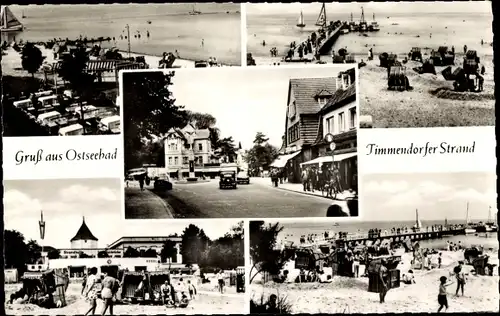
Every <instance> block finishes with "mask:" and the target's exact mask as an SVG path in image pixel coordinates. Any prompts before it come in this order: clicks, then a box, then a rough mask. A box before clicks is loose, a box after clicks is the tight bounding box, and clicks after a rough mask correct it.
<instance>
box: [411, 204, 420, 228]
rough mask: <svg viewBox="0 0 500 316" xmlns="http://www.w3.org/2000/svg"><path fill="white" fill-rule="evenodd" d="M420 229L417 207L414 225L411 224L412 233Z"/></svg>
mask: <svg viewBox="0 0 500 316" xmlns="http://www.w3.org/2000/svg"><path fill="white" fill-rule="evenodd" d="M421 229H422V222H421V221H420V218H419V217H418V209H417V210H415V225H413V227H412V231H413V232H414V233H418V232H420V230H421Z"/></svg>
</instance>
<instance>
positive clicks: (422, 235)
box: [291, 227, 465, 247]
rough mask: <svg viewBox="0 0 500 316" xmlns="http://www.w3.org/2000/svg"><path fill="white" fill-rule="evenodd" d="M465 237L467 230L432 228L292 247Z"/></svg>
mask: <svg viewBox="0 0 500 316" xmlns="http://www.w3.org/2000/svg"><path fill="white" fill-rule="evenodd" d="M456 235H465V228H448V229H447V228H444V229H441V230H437V229H434V230H432V227H427V228H423V229H421V230H420V231H418V232H408V233H400V234H394V233H388V234H384V233H381V234H367V233H359V234H348V235H347V236H345V237H344V238H339V234H338V233H337V234H336V236H334V237H329V238H320V239H315V240H314V241H313V243H303V244H294V245H291V246H292V247H293V246H295V247H308V246H313V245H322V244H331V243H336V241H337V240H342V241H344V242H345V243H346V244H347V245H348V246H349V247H354V246H356V245H367V244H368V242H371V243H372V244H373V243H375V242H377V241H378V242H383V241H384V240H389V241H390V242H405V241H406V240H410V241H412V242H414V241H419V240H430V239H441V238H443V237H445V236H456Z"/></svg>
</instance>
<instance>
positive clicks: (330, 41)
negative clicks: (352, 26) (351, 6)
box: [318, 23, 345, 55]
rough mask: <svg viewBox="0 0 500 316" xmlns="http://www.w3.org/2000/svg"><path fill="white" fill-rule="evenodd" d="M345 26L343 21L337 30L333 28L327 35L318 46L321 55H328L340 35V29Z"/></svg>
mask: <svg viewBox="0 0 500 316" xmlns="http://www.w3.org/2000/svg"><path fill="white" fill-rule="evenodd" d="M344 27H345V23H342V24H341V25H339V26H338V27H337V28H336V29H335V30H333V31H332V32H331V33H330V34H328V35H327V37H326V39H325V40H324V41H323V42H322V43H321V45H320V46H319V47H318V53H319V54H320V55H327V54H328V53H329V52H330V49H331V48H332V47H333V45H334V44H335V41H336V40H337V39H338V38H339V36H340V30H341V29H342V28H344Z"/></svg>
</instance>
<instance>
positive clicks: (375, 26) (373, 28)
mask: <svg viewBox="0 0 500 316" xmlns="http://www.w3.org/2000/svg"><path fill="white" fill-rule="evenodd" d="M368 30H369V31H370V32H378V31H380V26H379V25H378V23H377V21H375V13H373V21H372V22H371V23H370V26H369V27H368Z"/></svg>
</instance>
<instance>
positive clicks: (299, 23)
mask: <svg viewBox="0 0 500 316" xmlns="http://www.w3.org/2000/svg"><path fill="white" fill-rule="evenodd" d="M304 26H306V25H305V24H304V14H302V11H300V16H299V22H298V23H297V27H304Z"/></svg>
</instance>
